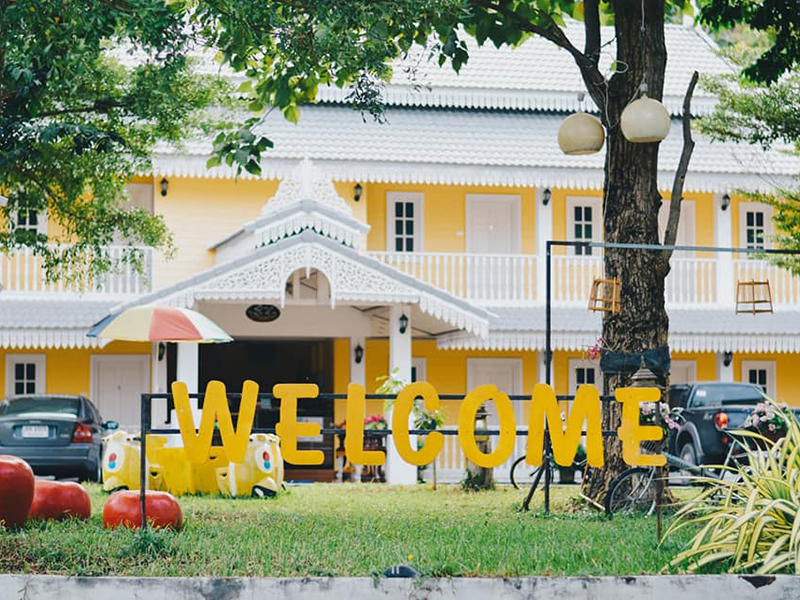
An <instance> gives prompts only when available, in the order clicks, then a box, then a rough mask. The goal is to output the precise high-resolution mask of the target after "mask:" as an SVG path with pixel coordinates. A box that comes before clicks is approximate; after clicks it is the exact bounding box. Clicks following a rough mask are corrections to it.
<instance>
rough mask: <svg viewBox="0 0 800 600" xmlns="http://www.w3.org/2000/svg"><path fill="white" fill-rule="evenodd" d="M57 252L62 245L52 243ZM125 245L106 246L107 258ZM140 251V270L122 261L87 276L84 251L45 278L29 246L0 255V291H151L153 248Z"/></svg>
mask: <svg viewBox="0 0 800 600" xmlns="http://www.w3.org/2000/svg"><path fill="white" fill-rule="evenodd" d="M51 248H52V249H54V250H56V251H57V252H61V251H63V250H64V248H65V246H60V245H55V244H54V245H52V246H51ZM126 249H127V247H124V246H110V247H109V248H108V250H109V254H110V256H111V259H112V260H113V261H114V262H116V261H118V260H119V259H120V258H121V257H122V256H123V253H124V251H125V250H126ZM141 250H142V252H143V253H144V258H143V261H144V268H143V273H137V272H136V271H135V270H134V269H133V267H132V266H131V265H130V264H127V263H126V264H122V265H120V266H119V268H118V270H115V271H112V272H110V273H106V274H105V275H103V276H101V277H100V278H98V279H91V278H89V277H88V275H87V273H86V265H87V264H88V263H89V261H91V260H92V257H91V254H90V253H86V254H84V255H83V256H81V257H80V258H77V259H74V260H72V261H71V262H68V263H66V264H65V266H64V273H63V275H64V276H63V277H59V278H58V279H57V280H55V281H48V280H47V279H46V277H45V274H44V269H43V267H42V263H43V260H42V257H41V256H38V255H35V254H33V252H31V251H30V250H29V249H22V250H19V251H16V252H12V253H8V254H0V285H2V288H0V289H2V293H3V294H11V293H24V294H26V295H50V294H61V295H70V296H72V295H81V296H96V295H101V296H132V295H137V294H144V293H147V292H149V291H151V286H152V273H153V249H152V248H142V249H141Z"/></svg>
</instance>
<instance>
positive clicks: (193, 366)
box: [175, 342, 200, 394]
mask: <svg viewBox="0 0 800 600" xmlns="http://www.w3.org/2000/svg"><path fill="white" fill-rule="evenodd" d="M177 347H178V365H177V369H176V373H175V378H176V380H177V381H182V382H184V383H185V384H186V387H187V388H188V390H189V393H190V394H196V393H197V385H198V381H199V375H200V344H198V343H197V342H181V343H179V344H177Z"/></svg>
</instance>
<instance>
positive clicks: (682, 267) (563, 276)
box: [370, 252, 800, 306]
mask: <svg viewBox="0 0 800 600" xmlns="http://www.w3.org/2000/svg"><path fill="white" fill-rule="evenodd" d="M370 255H371V256H372V257H373V258H376V259H378V260H380V261H381V262H383V263H385V264H387V265H389V266H392V267H394V268H396V269H398V270H399V271H402V272H403V273H407V274H409V275H412V276H414V277H416V278H417V279H419V280H421V281H424V282H426V283H430V284H431V285H434V286H436V287H438V288H441V289H443V290H445V291H448V292H450V293H452V294H454V295H456V296H458V297H460V298H464V299H466V300H470V301H474V302H477V303H480V304H485V305H503V304H519V303H524V302H535V301H538V302H544V292H545V281H544V278H543V277H542V275H543V274H544V272H545V264H544V261H543V257H541V256H535V255H530V254H466V253H444V252H442V253H434V252H404V253H403V252H397V253H395V252H371V253H370ZM670 262H671V269H670V273H669V275H668V276H667V281H666V291H665V293H666V301H667V304H668V305H671V306H701V305H706V306H708V305H716V306H733V305H735V303H736V298H735V293H736V287H735V285H736V281H737V280H738V281H749V280H753V279H754V280H756V281H769V282H770V288H771V290H772V299H773V303H774V304H775V305H776V306H781V305H786V306H788V305H794V306H800V277H797V276H794V275H792V274H791V273H789V272H788V271H786V270H784V269H781V268H779V267H776V266H775V265H773V264H771V263H769V262H766V261H763V260H752V259H741V260H733V259H731V257H730V255H723V256H721V257H703V258H696V257H675V256H673V258H672V260H671V261H670ZM602 276H603V259H602V256H599V255H596V256H572V255H554V256H553V257H552V280H551V285H552V294H553V295H552V298H553V301H554V302H558V303H559V304H562V305H564V304H574V305H584V304H586V303H587V302H588V299H589V290H590V287H591V284H592V281H593V280H594V279H596V278H599V277H602ZM537 277H538V284H537Z"/></svg>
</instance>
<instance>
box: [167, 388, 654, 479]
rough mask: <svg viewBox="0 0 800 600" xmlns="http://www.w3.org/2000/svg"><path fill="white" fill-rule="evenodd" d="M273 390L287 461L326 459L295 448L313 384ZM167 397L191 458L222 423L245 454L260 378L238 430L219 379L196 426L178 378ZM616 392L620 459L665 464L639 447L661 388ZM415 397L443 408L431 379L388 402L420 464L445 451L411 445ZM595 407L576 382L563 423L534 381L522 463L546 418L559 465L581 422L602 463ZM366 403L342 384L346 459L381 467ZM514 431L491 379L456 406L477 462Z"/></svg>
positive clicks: (507, 445) (529, 458) (232, 449)
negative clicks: (494, 434)
mask: <svg viewBox="0 0 800 600" xmlns="http://www.w3.org/2000/svg"><path fill="white" fill-rule="evenodd" d="M272 393H273V395H274V396H275V397H276V398H278V399H280V401H281V402H280V419H279V421H278V424H277V425H276V432H277V434H278V436H279V437H280V438H281V450H282V453H283V457H284V459H285V460H286V461H287V462H290V463H292V464H295V465H319V464H322V463H323V460H324V455H323V453H322V451H320V450H298V448H297V442H298V438H301V437H315V436H318V435H319V434H320V431H321V429H320V426H319V424H317V423H302V422H299V421H298V419H297V401H298V399H300V398H316V397H317V396H318V395H319V388H318V387H317V386H316V385H315V384H310V383H282V384H277V385H275V386H274V387H273V388H272ZM172 395H173V399H174V402H175V410H176V412H177V416H178V423H179V425H180V431H181V437H182V438H183V445H184V448H185V450H186V454H187V456H188V458H189V460H190V461H191V462H194V463H196V464H199V463H203V462H205V461H206V460H208V458H209V453H210V451H211V440H212V436H213V433H214V428H215V425H216V423H219V432H220V435H221V438H222V446H223V447H224V449H225V452H226V454H227V456H228V458H229V460H230V461H231V462H240V461H241V460H242V459H243V458H244V455H245V452H246V450H247V441H248V438H249V436H250V433H251V431H252V429H253V420H254V417H255V411H256V403H257V401H258V384H257V383H255V382H254V381H246V382H245V383H244V386H243V388H242V399H241V403H240V405H239V418H238V422H237V424H236V427H235V428H234V426H233V420H232V418H231V413H230V409H229V407H228V398H227V395H226V390H225V385H224V384H223V383H222V382H219V381H211V382H209V384H208V386H207V388H206V394H205V401H204V404H203V412H202V416H201V418H200V428H199V430H195V425H194V419H193V416H192V407H191V404H190V402H189V393H188V389H187V387H186V384H185V383H183V382H180V381H177V382H175V383H173V384H172ZM614 396H615V398H616V400H617V401H618V402H620V403H621V404H622V424H621V426H620V427H619V428H618V429H617V435H618V437H619V439H620V441H621V442H622V456H623V460H624V461H625V462H626V463H627V464H629V465H631V466H662V465H664V464H665V462H666V460H665V457H664V456H662V455H660V454H641V452H640V443H641V442H643V441H658V440H660V439H661V438H662V437H663V435H664V434H663V431H662V429H661V428H660V427H658V426H653V425H642V424H640V422H639V414H640V410H639V405H640V404H641V403H643V402H658V401H659V400H660V399H661V391H660V390H659V389H658V388H619V389H617V390H616V392H615V393H614ZM418 399H421V400H422V402H423V403H424V405H425V409H426V410H428V411H434V410H437V409H438V408H439V406H440V400H439V394H438V393H437V392H436V389H435V388H434V387H433V386H432V385H431V384H430V383H427V382H415V383H412V384H409V385H407V386H406V387H405V388H403V390H402V391H401V392H400V393H399V394H398V395H397V399H396V400H395V403H394V405H393V409H392V415H391V426H392V429H391V435H392V436H393V439H394V443H395V446H396V448H397V452H398V454H399V455H400V457H401V458H402V459H403V460H405V461H406V462H408V463H410V464H413V465H420V466H421V465H426V464H429V463H431V462H433V461H434V460H435V459H436V457H437V455H438V454H439V453H440V452H441V451H442V448H443V446H444V435H443V434H442V433H441V432H438V431H433V432H431V433H429V434H427V435H426V436H425V442H424V444H422V446H420V447H419V448H418V449H415V448H414V447H412V442H411V436H410V435H409V425H408V423H409V417H410V415H411V411H412V408H413V405H414V402H415V401H417V400H418ZM490 400H491V401H492V402H494V405H495V409H496V411H497V415H498V419H499V437H498V441H497V446H496V448H495V449H494V450H493V451H492V452H490V453H485V452H482V451H481V450H480V449H479V447H478V443H477V441H476V439H475V415H476V413H477V411H478V408H479V407H480V406H481V405H482V404H484V403H486V402H489V401H490ZM600 405H601V401H600V393H599V392H598V391H597V388H595V387H594V386H590V385H582V386H581V387H580V388H578V392H577V394H576V395H575V400H574V402H573V404H572V408H571V410H570V411H569V417H568V418H567V422H566V427H564V425H563V423H562V419H561V409H560V408H559V406H558V401H557V399H556V395H555V392H554V391H553V389H552V388H551V387H550V386H549V385H545V384H541V383H540V384H537V385H536V387H535V388H534V392H533V397H532V399H531V400H530V401H529V410H528V423H529V429H528V436H527V438H528V439H527V449H526V462H528V464H530V465H534V466H537V465H540V464H541V462H542V454H543V449H544V433H545V422H547V428H548V432H549V434H550V440H551V444H552V448H553V458H554V459H555V462H556V463H557V464H559V465H562V466H568V465H570V464H572V462H573V460H574V458H575V454H576V452H577V450H578V446H579V445H580V439H581V436H582V435H583V425H584V423H585V424H586V430H585V435H586V455H587V462H588V463H589V465H590V466H592V467H602V466H603V464H604V457H603V432H602V417H601V410H600ZM365 408H366V394H365V391H364V387H363V386H362V385H359V384H356V383H351V384H350V385H348V387H347V423H349V424H352V425H351V426H350V427H348V429H347V435H346V436H345V452H346V454H347V456H348V458H349V460H350V462H351V463H354V464H361V465H382V464H383V463H384V462H385V460H386V456H385V454H384V453H383V452H376V451H366V450H364V427H363V421H364V413H365ZM516 435H517V423H516V418H515V416H514V409H513V406H512V403H511V399H510V398H509V397H508V395H507V394H505V393H504V392H501V391H500V390H498V389H497V387H496V386H494V385H481V386H478V387H476V388H475V389H473V390H472V391H470V392H469V393H468V394H467V395H466V396H465V398H464V400H463V401H462V402H461V406H460V408H459V412H458V440H459V443H460V445H461V448H462V450H463V451H464V454H465V456H466V457H467V459H469V460H470V461H472V462H473V463H475V464H476V465H478V466H481V467H486V468H491V467H497V466H499V465H501V464H503V463H504V462H505V461H506V460H508V458H509V457H510V456H511V453H512V452H513V449H514V439H515V437H516ZM413 446H416V444H414V445H413Z"/></svg>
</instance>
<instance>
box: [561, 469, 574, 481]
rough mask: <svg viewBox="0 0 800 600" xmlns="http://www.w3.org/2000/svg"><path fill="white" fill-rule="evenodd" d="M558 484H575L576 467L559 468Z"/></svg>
mask: <svg viewBox="0 0 800 600" xmlns="http://www.w3.org/2000/svg"><path fill="white" fill-rule="evenodd" d="M558 482H559V483H575V468H574V467H559V468H558Z"/></svg>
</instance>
